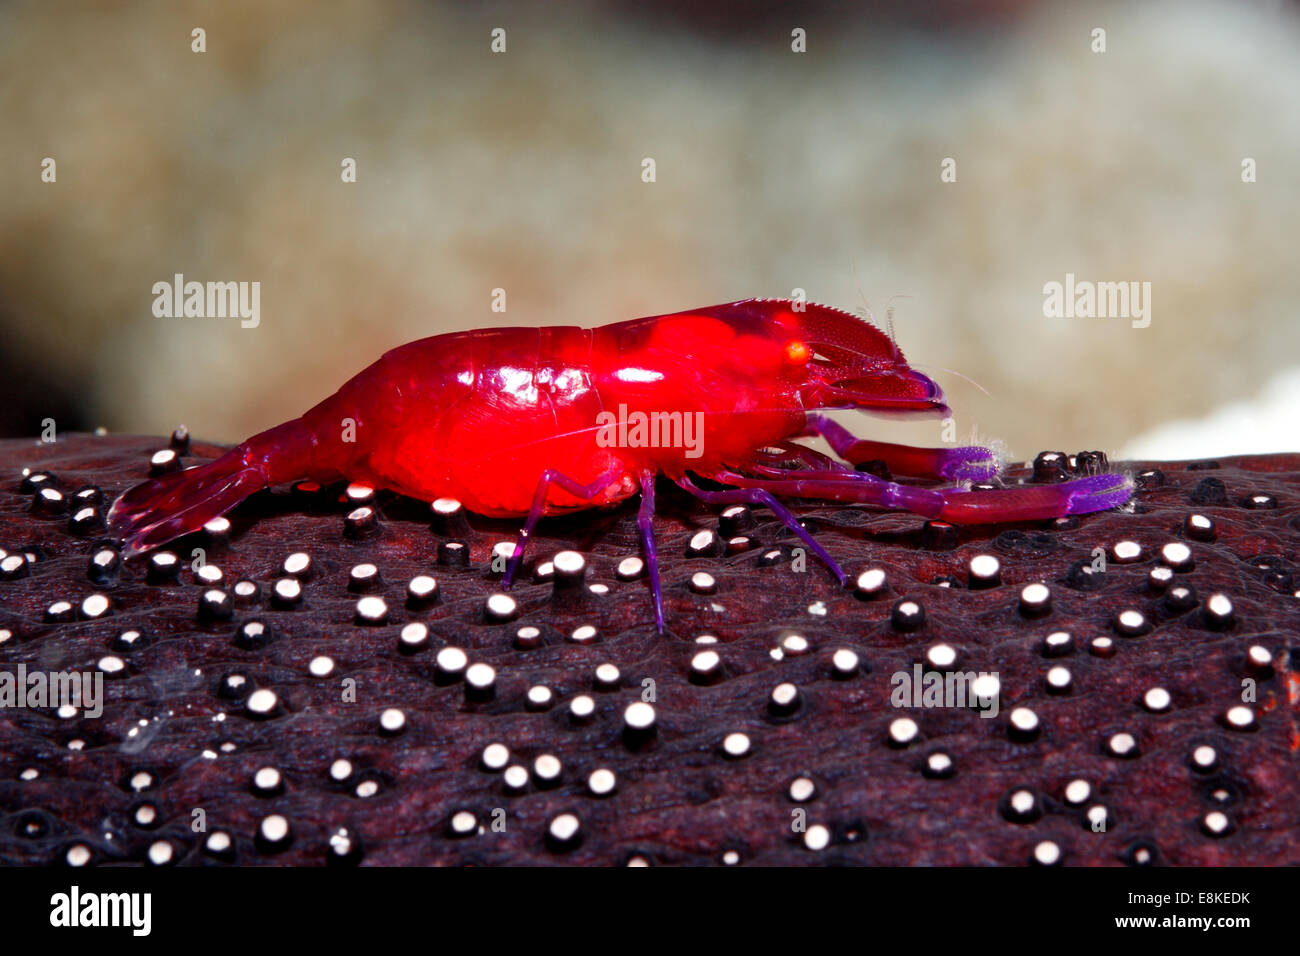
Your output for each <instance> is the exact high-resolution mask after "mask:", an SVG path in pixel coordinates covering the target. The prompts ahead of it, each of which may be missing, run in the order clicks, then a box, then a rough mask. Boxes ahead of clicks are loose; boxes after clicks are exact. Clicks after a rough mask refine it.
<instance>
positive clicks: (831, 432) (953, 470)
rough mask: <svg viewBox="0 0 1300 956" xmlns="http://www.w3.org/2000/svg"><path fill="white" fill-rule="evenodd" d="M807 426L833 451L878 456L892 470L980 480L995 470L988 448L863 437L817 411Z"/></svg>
mask: <svg viewBox="0 0 1300 956" xmlns="http://www.w3.org/2000/svg"><path fill="white" fill-rule="evenodd" d="M808 428H809V429H810V431H811V432H812V433H814V434H817V435H821V436H822V437H823V438H825V439H826V441H827V442H828V443H829V444H830V446H831V448H832V449H834V451H835V454H837V455H839V456H840V457H841V458H843V459H844V460H845V461H847V462H849V463H850V464H854V465H859V464H861V463H862V462H864V461H871V460H872V459H880V460H881V461H883V462H884V463H885V464H886V465H888V466H889V470H890V471H892V472H894V473H895V474H898V475H909V476H911V477H914V478H938V479H941V480H944V481H984V480H985V479H988V478H992V477H993V476H994V475H996V474H997V473H998V468H999V461H998V456H997V453H996V452H994V451H993V449H991V448H981V447H978V446H972V447H967V448H914V447H913V446H911V445H893V444H890V443H889V442H880V441H867V440H866V439H862V438H858V437H857V436H856V435H854V434H853V433H852V432H851V431H849V430H848V429H847V428H845V427H844V426H843V425H841V424H840V423H839V422H837V421H835V420H834V419H832V418H830V417H828V416H826V415H823V414H821V413H819V412H813V413H811V414H809V416H808Z"/></svg>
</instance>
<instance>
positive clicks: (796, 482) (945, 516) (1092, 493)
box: [709, 470, 1133, 524]
mask: <svg viewBox="0 0 1300 956" xmlns="http://www.w3.org/2000/svg"><path fill="white" fill-rule="evenodd" d="M709 477H710V478H713V479H714V480H716V481H721V482H725V483H727V484H730V485H738V486H739V487H741V488H746V489H758V490H763V489H765V490H766V491H768V492H771V493H775V494H782V495H789V496H792V497H804V498H822V499H826V500H829V501H852V502H859V503H862V504H873V505H881V506H882V507H885V508H895V509H902V510H905V511H911V512H913V513H915V514H918V515H921V516H922V517H925V518H936V519H940V520H943V521H951V522H952V523H954V524H998V523H1001V522H1012V521H1038V520H1045V519H1049V518H1061V517H1064V516H1065V515H1076V514H1088V513H1089V512H1093V511H1105V510H1106V509H1108V508H1114V507H1117V506H1119V505H1122V504H1123V503H1124V502H1126V501H1128V500H1129V498H1130V497H1132V494H1133V482H1132V481H1131V480H1130V479H1128V478H1126V477H1125V476H1124V475H1116V474H1106V475H1092V476H1090V477H1087V478H1077V479H1075V480H1074V481H1066V482H1062V483H1061V484H1056V485H1017V486H1016V487H1014V488H995V489H992V490H979V491H965V490H962V489H958V488H948V489H942V490H935V489H930V488H916V487H913V486H911V485H900V484H897V483H895V482H892V481H884V480H883V479H880V478H876V477H875V476H874V475H868V474H864V473H861V472H858V473H855V474H852V475H848V474H846V475H845V476H844V477H842V478H841V477H838V476H835V475H834V474H833V473H829V474H828V473H824V472H823V473H817V477H812V476H810V477H807V478H795V477H791V478H775V479H774V478H752V477H749V476H747V475H742V474H739V473H737V472H733V471H727V470H722V471H719V472H717V473H715V474H711V475H710V476H709Z"/></svg>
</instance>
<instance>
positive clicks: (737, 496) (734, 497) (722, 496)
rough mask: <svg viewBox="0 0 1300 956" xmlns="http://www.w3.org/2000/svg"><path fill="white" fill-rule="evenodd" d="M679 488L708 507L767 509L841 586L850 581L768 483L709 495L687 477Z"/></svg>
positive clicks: (713, 476)
mask: <svg viewBox="0 0 1300 956" xmlns="http://www.w3.org/2000/svg"><path fill="white" fill-rule="evenodd" d="M709 477H710V478H717V476H715V475H710V476H709ZM737 477H739V476H737ZM717 480H719V481H726V482H728V483H731V484H735V482H733V481H732V480H731V478H729V477H727V478H718V479H717ZM677 484H678V485H679V486H680V487H682V488H683V489H685V490H686V491H689V492H690V493H691V494H693V495H694V496H695V497H696V498H699V499H700V500H701V501H703V502H705V503H706V504H726V505H734V504H747V505H766V506H767V507H768V509H769V510H771V512H772V513H773V514H775V515H776V516H777V517H778V518H780V519H781V520H782V521H783V522H784V523H785V526H786V527H787V528H789V529H790V530H791V531H793V532H794V533H795V534H797V535H798V536H799V537H800V538H801V539H802V540H803V543H804V544H806V545H808V548H809V550H811V551H812V553H813V554H815V555H817V557H819V558H821V559H822V561H823V562H824V563H825V564H826V566H827V567H828V568H830V569H831V572H832V573H833V574H834V575H835V577H837V578H839V581H840V584H844V583H846V582H847V581H848V577H847V576H846V575H845V574H844V569H843V568H841V567H840V566H839V564H838V563H836V561H835V559H834V558H832V557H831V556H830V555H829V554H828V553H827V552H826V549H825V548H823V547H822V546H821V545H820V544H818V543H817V540H816V539H815V538H814V537H813V536H812V535H811V534H809V533H808V529H807V528H805V527H804V526H803V525H801V524H800V523H799V519H798V518H796V517H795V516H794V515H793V514H791V513H790V510H789V509H788V508H786V506H785V505H783V504H781V502H779V501H777V500H776V498H775V497H774V496H773V495H772V493H771V492H770V491H768V490H766V488H767V486H768V484H769V482H767V481H760V482H757V485H761V486H762V487H757V486H751V487H748V488H726V489H723V490H722V491H707V490H705V489H704V488H701V487H700V486H699V485H697V484H695V482H693V481H691V479H690V478H688V477H685V476H683V477H681V478H678V479H677ZM773 484H784V482H782V481H777V482H773ZM818 497H820V496H818Z"/></svg>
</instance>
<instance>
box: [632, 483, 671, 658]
mask: <svg viewBox="0 0 1300 956" xmlns="http://www.w3.org/2000/svg"><path fill="white" fill-rule="evenodd" d="M654 517H655V473H654V472H653V471H643V472H641V507H640V508H638V509H637V513H636V526H637V527H638V528H639V529H640V530H641V547H642V548H643V549H644V550H645V566H646V571H647V572H648V573H649V577H650V594H651V596H652V597H653V598H654V602H655V627H656V628H658V630H659V633H660V634H662V633H663V632H664V595H663V586H662V585H661V584H660V583H659V554H658V552H657V551H656V550H655V527H654Z"/></svg>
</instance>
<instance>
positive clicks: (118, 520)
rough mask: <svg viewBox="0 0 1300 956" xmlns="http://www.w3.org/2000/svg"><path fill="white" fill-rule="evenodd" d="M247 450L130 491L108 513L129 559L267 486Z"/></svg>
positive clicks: (110, 527) (195, 527)
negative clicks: (247, 454) (249, 457)
mask: <svg viewBox="0 0 1300 956" xmlns="http://www.w3.org/2000/svg"><path fill="white" fill-rule="evenodd" d="M268 483H269V482H268V479H267V474H266V471H265V470H264V468H263V466H262V465H261V464H260V463H257V464H254V463H250V462H249V461H248V460H247V457H246V452H245V449H244V446H240V447H239V448H233V449H231V450H230V451H228V452H226V454H224V455H222V456H221V457H220V458H218V459H216V460H215V461H211V462H209V463H208V464H206V465H198V466H196V467H193V468H187V469H185V470H184V471H178V472H173V473H171V474H169V475H163V476H162V477H161V478H153V479H151V480H149V481H145V482H142V483H141V484H138V485H136V486H135V487H133V488H130V489H128V490H127V491H126V492H125V493H124V494H123V495H122V496H121V497H120V498H118V499H117V501H116V502H114V503H113V507H112V508H111V509H110V510H109V513H108V521H107V524H108V530H109V533H110V534H111V535H113V536H114V537H117V538H121V539H122V540H123V554H124V555H126V556H128V557H129V556H131V555H135V554H139V553H140V552H142V551H148V550H149V549H151V548H156V547H158V546H159V545H162V544H166V543H167V542H168V541H170V540H172V539H173V538H177V537H180V536H181V535H183V534H189V533H191V532H194V531H198V530H199V529H200V528H202V527H203V526H204V525H205V524H207V523H208V522H209V521H211V520H212V519H213V518H216V517H219V516H220V515H223V514H225V513H226V512H227V511H229V510H230V509H231V508H233V507H235V505H237V504H239V503H240V502H241V501H243V500H244V499H245V498H247V497H248V496H249V495H251V494H253V493H254V492H255V491H260V490H261V489H263V488H265V487H266V486H267V484H268Z"/></svg>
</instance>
